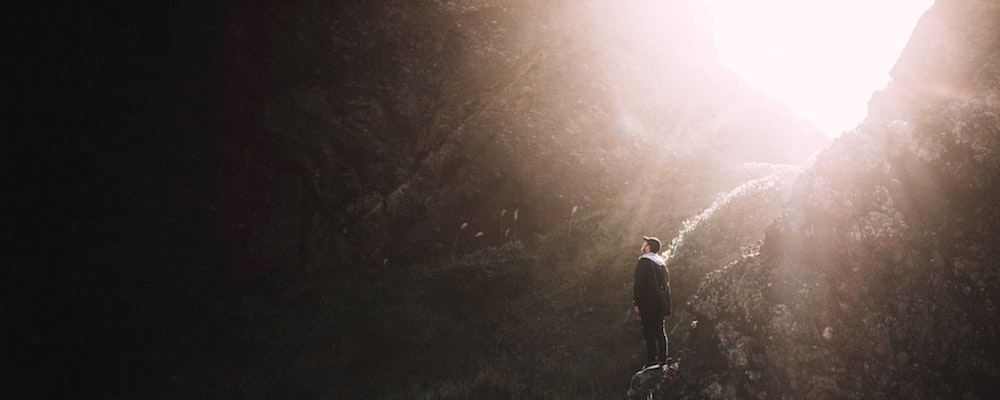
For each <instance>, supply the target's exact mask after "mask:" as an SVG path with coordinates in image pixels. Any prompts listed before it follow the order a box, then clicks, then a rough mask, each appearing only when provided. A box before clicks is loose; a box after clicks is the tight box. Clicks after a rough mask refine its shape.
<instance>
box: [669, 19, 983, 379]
mask: <svg viewBox="0 0 1000 400" xmlns="http://www.w3.org/2000/svg"><path fill="white" fill-rule="evenodd" d="M998 21H1000V3H998V2H996V1H951V0H943V1H938V2H937V4H936V5H935V6H934V7H933V8H932V9H931V10H930V11H928V12H927V13H926V15H924V17H923V18H922V19H921V21H920V23H919V25H918V27H917V29H916V31H915V33H914V36H913V38H912V39H911V41H910V43H909V44H908V46H907V48H906V50H905V51H904V52H903V54H902V56H901V58H900V60H899V63H898V64H897V66H896V68H895V69H894V71H893V74H892V76H893V82H892V84H891V85H889V87H888V88H887V89H886V90H884V91H882V92H880V93H878V94H877V95H876V96H874V97H873V99H872V104H871V105H870V108H871V112H870V114H869V116H868V118H867V119H866V121H865V122H864V124H862V125H861V126H859V127H858V128H857V129H856V130H855V131H853V132H850V133H847V134H845V135H844V136H843V137H841V138H839V139H837V140H836V141H835V142H834V143H833V144H832V146H831V147H830V148H829V149H827V150H825V151H824V152H823V153H822V154H820V155H819V157H818V159H817V161H816V163H815V164H814V165H813V167H811V168H810V169H809V170H807V171H806V172H805V173H804V174H803V175H802V176H801V177H800V178H799V179H798V180H797V182H796V184H795V188H794V189H793V192H792V193H793V194H792V196H791V200H790V201H789V202H788V203H787V204H786V206H785V209H784V211H782V214H781V216H780V217H779V218H778V219H777V220H776V221H775V222H774V223H773V224H771V226H770V227H769V228H768V230H767V235H766V238H765V240H764V241H763V243H762V245H761V248H760V251H759V253H756V254H753V255H750V256H745V257H743V258H740V259H739V260H738V261H735V262H733V263H731V264H729V265H728V266H726V267H725V268H723V269H719V270H717V271H715V272H712V273H710V274H708V275H707V277H706V278H705V281H704V282H703V283H702V284H701V285H700V287H699V288H698V291H697V293H696V294H694V295H693V296H691V297H688V298H687V299H686V300H687V301H688V309H689V310H690V311H691V312H692V313H693V314H694V315H693V316H690V317H688V318H685V319H683V320H679V321H675V324H676V328H675V332H677V333H678V335H677V336H678V337H677V339H678V340H676V341H671V344H672V345H676V346H678V347H673V348H674V349H679V350H678V351H679V352H680V353H681V354H683V355H684V358H685V359H686V360H688V361H690V362H689V363H686V365H685V366H686V367H688V370H687V371H686V372H684V374H685V375H686V379H682V380H681V383H679V384H677V385H676V386H674V387H673V388H671V389H668V390H666V397H665V398H669V397H670V396H675V395H682V396H686V397H691V396H693V397H697V398H719V399H721V398H765V397H766V398H772V397H779V398H845V399H852V398H853V399H862V398H865V399H867V398H926V399H936V398H970V399H973V398H989V397H991V396H993V395H995V393H997V392H998V390H1000V387H998V386H997V383H996V382H998V380H997V379H998V378H1000V356H998V353H997V352H996V351H994V350H993V346H995V343H997V340H998V339H1000V337H998V331H997V324H998V322H1000V321H998V319H997V317H998V315H1000V314H998V313H997V310H996V307H997V302H998V301H1000V297H998V293H1000V290H998V289H1000V287H998V284H997V282H1000V281H998V280H997V278H998V276H997V274H998V272H1000V268H998V267H1000V261H998V260H1000V258H998V256H1000V253H998V252H997V249H1000V232H998V230H997V227H998V226H1000V203H998V201H997V197H996V191H997V184H998V178H1000V162H998V160H1000V158H998V157H997V154H1000V153H998V151H1000V119H998V117H997V115H998V114H997V111H998V110H1000V106H998V105H1000V103H998V100H1000V97H998V95H1000V87H998V85H997V84H998V82H1000V80H998V79H1000V62H998V61H1000V23H998ZM695 321H696V322H695ZM680 333H684V334H686V335H687V336H683V338H682V337H681V335H680ZM671 339H674V338H673V337H672V338H671ZM678 342H679V344H678Z"/></svg>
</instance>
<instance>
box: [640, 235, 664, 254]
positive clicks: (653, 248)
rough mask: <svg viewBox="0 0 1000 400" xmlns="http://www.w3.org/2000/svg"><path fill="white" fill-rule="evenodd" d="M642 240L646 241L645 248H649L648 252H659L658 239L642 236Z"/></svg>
mask: <svg viewBox="0 0 1000 400" xmlns="http://www.w3.org/2000/svg"><path fill="white" fill-rule="evenodd" d="M642 240H645V241H646V246H647V247H649V251H650V252H653V253H659V252H660V239H657V238H655V237H653V236H643V237H642Z"/></svg>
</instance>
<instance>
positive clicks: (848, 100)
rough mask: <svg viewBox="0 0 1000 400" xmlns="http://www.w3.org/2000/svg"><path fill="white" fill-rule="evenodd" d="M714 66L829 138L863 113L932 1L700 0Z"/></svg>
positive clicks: (851, 125) (887, 77)
mask: <svg viewBox="0 0 1000 400" xmlns="http://www.w3.org/2000/svg"><path fill="white" fill-rule="evenodd" d="M705 1H706V3H708V4H709V6H710V7H711V8H712V11H713V16H714V30H715V32H714V34H715V44H716V48H717V51H718V54H719V60H720V62H721V63H722V64H723V65H725V66H727V67H729V68H730V69H732V70H733V71H734V72H735V73H736V74H738V75H740V76H741V77H742V78H743V79H744V80H745V81H746V82H747V84H749V85H751V86H754V87H756V88H758V89H760V90H762V91H764V92H765V93H767V94H769V95H770V96H772V97H774V98H775V99H776V100H778V101H780V102H782V103H785V104H786V105H787V106H788V107H790V108H791V109H792V110H795V111H796V112H797V113H798V114H799V115H800V116H802V117H803V118H805V119H806V120H808V121H810V122H812V123H813V124H814V125H816V126H817V127H818V128H819V129H821V130H822V131H823V132H824V133H826V134H827V135H828V136H838V135H840V134H841V133H842V132H844V131H847V130H851V129H853V128H854V127H855V126H857V124H859V123H860V122H861V121H862V120H863V119H864V117H865V115H866V114H867V103H868V99H869V97H871V94H872V92H874V91H877V90H880V89H882V88H884V87H885V85H886V84H887V83H888V82H889V79H890V78H889V71H890V70H891V69H892V67H893V65H895V63H896V59H897V58H898V57H899V54H900V51H902V49H903V46H905V45H906V41H907V40H908V39H909V37H910V33H911V32H912V31H913V27H914V26H916V23H917V19H919V18H920V16H921V15H922V14H923V12H924V11H926V10H927V9H928V8H929V7H930V6H931V5H932V4H933V2H934V1H933V0H823V1H818V0H705Z"/></svg>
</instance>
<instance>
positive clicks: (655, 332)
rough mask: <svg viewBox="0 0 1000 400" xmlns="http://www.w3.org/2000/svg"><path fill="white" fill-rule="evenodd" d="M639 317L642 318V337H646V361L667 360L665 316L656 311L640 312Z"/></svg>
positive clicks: (662, 361)
mask: <svg viewBox="0 0 1000 400" xmlns="http://www.w3.org/2000/svg"><path fill="white" fill-rule="evenodd" d="M640 311H641V310H640ZM639 318H640V319H641V320H642V337H643V338H645V339H646V362H647V363H653V362H659V363H661V364H663V363H665V362H667V335H666V334H665V333H664V332H663V316H661V315H659V313H654V312H640V314H639Z"/></svg>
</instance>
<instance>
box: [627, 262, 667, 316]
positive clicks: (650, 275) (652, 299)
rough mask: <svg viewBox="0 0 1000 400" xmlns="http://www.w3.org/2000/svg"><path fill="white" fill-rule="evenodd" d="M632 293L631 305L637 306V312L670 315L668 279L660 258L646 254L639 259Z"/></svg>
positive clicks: (663, 263)
mask: <svg viewBox="0 0 1000 400" xmlns="http://www.w3.org/2000/svg"><path fill="white" fill-rule="evenodd" d="M632 292H633V295H632V303H633V304H635V305H636V306H639V312H641V313H643V314H645V313H654V314H659V315H670V279H669V274H668V273H667V266H666V263H665V262H664V261H663V258H662V257H660V256H659V255H657V254H655V253H647V254H643V256H642V257H640V258H639V262H638V263H636V265H635V281H634V284H633V286H632Z"/></svg>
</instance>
